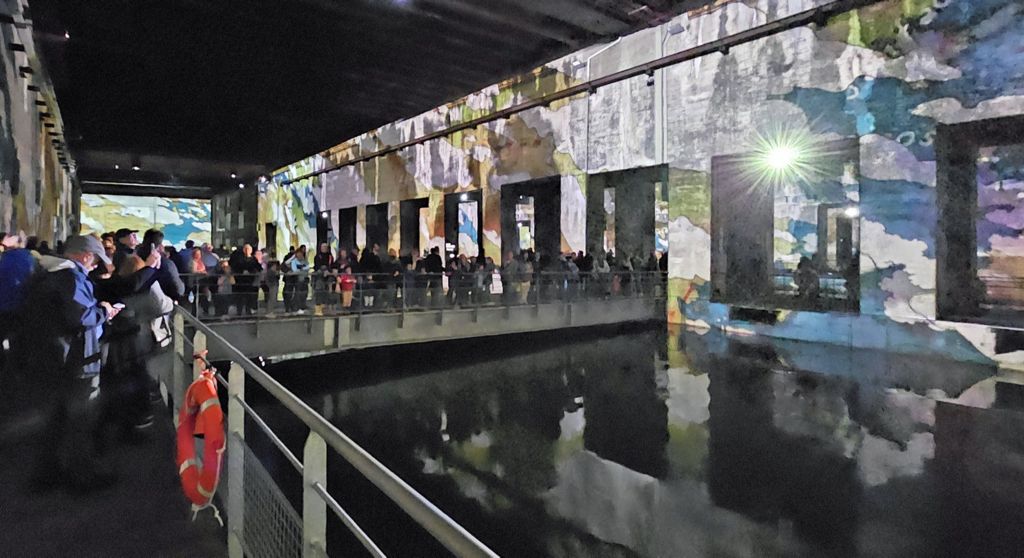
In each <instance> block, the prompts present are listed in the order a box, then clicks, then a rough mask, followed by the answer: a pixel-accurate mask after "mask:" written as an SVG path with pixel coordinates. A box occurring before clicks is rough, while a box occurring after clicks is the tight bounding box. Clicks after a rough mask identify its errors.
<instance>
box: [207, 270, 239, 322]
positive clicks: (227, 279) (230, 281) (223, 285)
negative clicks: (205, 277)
mask: <svg viewBox="0 0 1024 558" xmlns="http://www.w3.org/2000/svg"><path fill="white" fill-rule="evenodd" d="M216 270H217V272H216V276H215V278H213V279H212V281H211V285H210V292H211V293H212V294H213V310H214V314H215V315H216V316H227V315H228V314H229V313H230V311H231V305H232V303H233V302H234V300H233V299H234V292H233V291H234V285H235V278H234V276H233V275H232V274H231V266H230V265H228V261H227V260H221V262H220V263H218V264H217V268H216Z"/></svg>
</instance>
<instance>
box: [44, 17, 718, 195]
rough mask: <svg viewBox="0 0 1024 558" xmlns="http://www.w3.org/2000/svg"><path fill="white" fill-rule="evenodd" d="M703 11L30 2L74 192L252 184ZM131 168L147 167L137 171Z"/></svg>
mask: <svg viewBox="0 0 1024 558" xmlns="http://www.w3.org/2000/svg"><path fill="white" fill-rule="evenodd" d="M709 2H710V0H277V1H267V2H263V1H260V2H252V1H242V0H160V1H154V2H140V1H138V0H103V1H89V2H81V1H78V0H32V2H31V6H30V8H31V10H32V16H33V23H34V28H35V35H36V40H37V43H39V46H40V48H41V50H42V51H43V53H44V56H45V58H46V60H47V64H48V67H49V71H50V74H51V78H52V79H53V81H54V84H55V89H56V93H57V98H58V100H59V102H60V106H61V110H62V113H63V117H64V122H65V125H66V127H67V138H68V142H69V144H70V148H71V150H72V153H73V154H74V155H75V159H76V161H77V163H78V166H79V176H80V177H81V178H83V180H86V181H93V182H114V181H122V182H126V183H132V184H135V183H140V182H142V183H148V182H153V183H160V184H169V185H178V186H180V187H182V188H185V187H192V188H200V189H212V190H217V189H220V188H230V187H237V183H238V181H239V180H238V179H232V178H230V176H229V175H230V173H231V172H234V173H236V174H238V175H239V179H246V180H251V179H253V178H254V177H255V176H256V175H258V174H260V173H262V172H266V171H267V170H270V169H272V168H274V167H277V166H280V165H282V164H286V163H289V162H291V161H294V160H297V159H300V158H302V157H305V156H308V155H310V154H313V153H316V152H318V151H321V150H323V149H325V148H327V147H330V146H332V145H335V144H337V143H339V142H341V141H343V140H345V139H348V138H350V137H352V136H355V135H358V134H360V133H362V132H365V131H367V130H370V129H373V128H375V127H377V126H380V125H383V124H386V123H388V122H391V121H394V120H398V119H401V118H404V117H409V116H413V115H415V114H419V113H420V112H423V111H425V110H428V109H430V108H432V107H435V106H438V105H441V104H443V103H445V102H447V101H451V100H453V99H457V98H459V97H462V96H463V95H465V94H467V93H470V92H473V91H476V90H478V89H480V88H482V87H484V86H487V85H489V84H492V83H495V82H497V81H500V80H501V79H504V78H506V77H509V76H511V75H514V74H516V73H519V72H522V71H525V70H529V69H532V68H534V67H536V66H538V65H540V64H543V63H544V62H547V61H549V60H551V59H554V58H557V57H559V56H562V55H564V54H567V53H569V52H572V51H574V50H577V49H580V48H583V47H585V46H588V45H590V44H594V43H597V42H601V41H604V40H607V39H609V38H611V37H614V36H619V35H624V34H628V33H630V32H633V31H635V30H637V29H640V28H643V27H647V26H650V25H654V24H657V23H660V22H663V21H665V20H666V19H667V18H669V17H671V16H673V15H675V14H678V13H680V12H682V11H684V10H686V9H691V8H693V7H695V6H697V5H701V4H707V3H709ZM65 32H66V33H67V38H65V35H64V33H65ZM136 162H147V164H145V165H141V164H140V165H139V166H140V167H142V169H143V170H142V171H132V170H131V167H132V165H133V164H134V163H136ZM115 164H116V165H118V166H119V167H120V168H119V169H114V165H115ZM87 189H92V190H96V189H97V188H87ZM129 190H130V189H129Z"/></svg>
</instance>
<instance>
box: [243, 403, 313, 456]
mask: <svg viewBox="0 0 1024 558" xmlns="http://www.w3.org/2000/svg"><path fill="white" fill-rule="evenodd" d="M232 398H233V399H234V400H235V401H237V402H238V403H239V404H240V405H241V406H242V408H243V409H245V414H247V415H249V418H251V419H252V420H253V422H255V423H256V426H259V427H260V430H262V431H263V433H264V434H266V435H267V437H268V438H270V441H271V442H273V443H274V445H275V446H277V449H279V450H281V453H282V454H284V457H285V459H287V460H288V462H289V463H291V464H292V467H295V470H296V471H297V472H298V473H299V474H300V475H301V474H302V469H303V467H302V462H301V461H299V458H298V457H295V454H294V453H292V450H290V449H288V446H286V445H285V443H284V442H283V441H282V440H281V438H279V437H278V436H277V434H274V431H273V430H272V429H271V428H270V425H268V424H267V422H266V421H264V420H263V417H261V416H260V415H259V413H257V412H256V411H255V410H254V409H253V408H252V407H250V406H249V404H248V403H246V402H245V401H244V400H243V399H242V398H241V397H238V396H237V395H235V396H232Z"/></svg>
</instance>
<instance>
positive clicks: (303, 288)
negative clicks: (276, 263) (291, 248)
mask: <svg viewBox="0 0 1024 558" xmlns="http://www.w3.org/2000/svg"><path fill="white" fill-rule="evenodd" d="M285 264H286V266H287V268H288V271H289V272H290V273H291V274H292V277H293V281H294V286H293V289H292V292H291V298H290V300H291V305H290V306H291V310H290V311H291V312H300V313H301V312H305V311H306V299H308V298H309V259H308V258H307V255H306V245H305V244H303V245H301V246H299V248H298V249H297V250H295V253H294V254H292V256H291V258H289V259H288V261H286V262H285ZM288 300H289V298H287V297H286V299H285V304H288Z"/></svg>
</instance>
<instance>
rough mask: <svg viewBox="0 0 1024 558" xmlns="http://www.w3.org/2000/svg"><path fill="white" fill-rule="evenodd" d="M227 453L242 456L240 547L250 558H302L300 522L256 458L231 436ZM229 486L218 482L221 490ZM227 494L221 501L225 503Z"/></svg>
mask: <svg viewBox="0 0 1024 558" xmlns="http://www.w3.org/2000/svg"><path fill="white" fill-rule="evenodd" d="M229 440H230V441H229V444H230V445H229V451H237V450H239V449H241V450H242V451H243V452H244V453H245V458H244V462H245V466H244V467H243V480H244V484H243V486H244V494H245V524H244V525H245V526H244V532H243V539H242V540H243V546H244V548H245V554H246V556H251V557H252V558H264V557H266V558H286V557H289V556H294V557H296V558H299V557H301V556H302V518H301V516H300V515H299V514H298V513H296V512H295V509H294V508H293V507H292V505H291V503H289V502H288V500H287V498H285V496H284V494H283V493H282V492H281V489H279V488H278V487H277V484H276V483H275V482H274V479H272V478H271V477H270V473H268V472H267V470H266V469H265V468H264V467H263V465H262V464H261V463H260V461H259V459H258V458H257V457H256V454H254V453H253V452H252V450H251V449H249V446H247V445H246V444H245V443H244V442H242V441H241V440H239V439H238V438H236V437H235V436H230V437H229ZM229 484H230V482H229V481H228V480H227V479H226V478H225V479H222V481H221V489H222V490H223V489H224V488H226V487H227V486H228V485H229ZM227 497H228V495H227V490H223V494H222V498H224V499H225V500H226V499H227Z"/></svg>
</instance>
